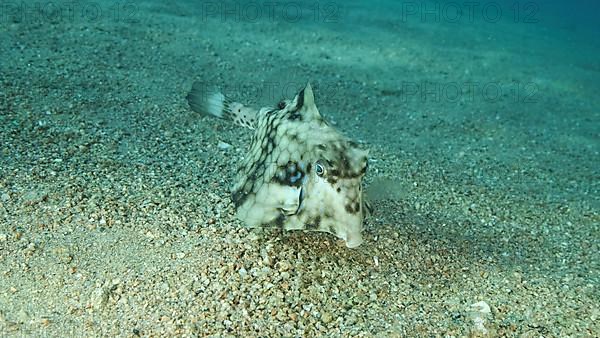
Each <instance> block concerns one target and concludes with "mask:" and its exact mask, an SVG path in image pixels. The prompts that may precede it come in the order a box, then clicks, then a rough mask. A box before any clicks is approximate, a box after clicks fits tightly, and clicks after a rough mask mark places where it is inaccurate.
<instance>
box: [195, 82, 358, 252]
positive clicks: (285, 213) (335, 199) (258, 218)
mask: <svg viewBox="0 0 600 338" xmlns="http://www.w3.org/2000/svg"><path fill="white" fill-rule="evenodd" d="M196 87H197V86H196V85H194V87H193V88H192V92H190V94H189V95H188V101H190V106H191V107H192V108H193V109H194V110H195V111H199V112H204V113H206V114H209V115H213V116H216V117H220V118H223V119H228V120H231V121H233V122H234V123H236V124H238V125H241V126H244V127H249V128H251V129H254V135H253V136H252V141H251V145H250V148H249V150H248V152H247V153H246V156H245V159H244V161H243V163H242V165H241V166H240V167H239V169H238V172H237V177H236V181H235V184H234V185H233V189H232V200H233V202H234V205H235V207H236V209H237V215H238V217H239V218H240V219H241V220H242V221H244V222H245V223H246V224H247V225H248V226H251V227H256V226H279V227H281V228H283V229H287V230H294V229H302V230H315V231H324V232H329V233H332V234H334V235H336V236H338V237H339V238H342V239H344V240H345V241H346V244H347V245H348V246H349V247H355V246H358V245H360V243H361V242H362V237H361V231H362V223H363V219H364V216H365V208H364V202H363V199H362V178H363V176H364V175H365V173H366V170H367V152H366V151H364V150H361V149H359V147H358V146H357V144H356V143H355V142H352V141H350V140H348V139H347V138H346V137H344V136H343V135H341V134H340V133H339V132H337V131H336V130H335V129H334V128H332V127H331V126H329V124H328V123H327V122H326V121H325V120H324V119H323V118H322V117H321V115H320V113H319V111H318V109H317V107H316V105H315V102H314V96H313V91H312V88H311V87H310V85H307V86H306V87H305V88H304V89H303V90H301V91H300V92H299V93H298V94H297V95H296V97H295V98H294V99H293V100H290V101H282V102H280V103H279V104H278V105H277V108H262V109H260V110H258V111H257V110H253V109H252V108H249V107H246V106H243V105H242V104H240V103H236V102H231V101H229V100H228V99H226V98H225V97H224V96H223V95H222V94H220V93H214V94H212V96H208V98H207V99H206V100H205V101H202V100H200V99H199V98H200V97H202V96H201V95H200V94H199V93H198V92H197V91H195V90H194V88H196Z"/></svg>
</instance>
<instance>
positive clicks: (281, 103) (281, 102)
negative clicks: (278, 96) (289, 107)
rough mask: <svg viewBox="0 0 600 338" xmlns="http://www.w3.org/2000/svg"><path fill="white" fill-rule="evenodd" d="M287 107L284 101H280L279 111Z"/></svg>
mask: <svg viewBox="0 0 600 338" xmlns="http://www.w3.org/2000/svg"><path fill="white" fill-rule="evenodd" d="M285 106H286V103H285V101H284V100H281V101H279V103H278V104H277V108H279V109H283V108H285Z"/></svg>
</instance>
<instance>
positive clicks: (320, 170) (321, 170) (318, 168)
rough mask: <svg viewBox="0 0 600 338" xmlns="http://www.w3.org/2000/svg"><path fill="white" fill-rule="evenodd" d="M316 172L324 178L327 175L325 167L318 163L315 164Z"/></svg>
mask: <svg viewBox="0 0 600 338" xmlns="http://www.w3.org/2000/svg"><path fill="white" fill-rule="evenodd" d="M315 171H316V173H317V176H323V175H325V167H323V165H322V164H321V163H319V162H317V163H316V164H315Z"/></svg>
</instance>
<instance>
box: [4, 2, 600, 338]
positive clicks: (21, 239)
mask: <svg viewBox="0 0 600 338" xmlns="http://www.w3.org/2000/svg"><path fill="white" fill-rule="evenodd" d="M226 3H227V4H230V5H232V4H233V5H232V6H233V7H232V8H234V12H233V13H234V14H228V16H224V17H223V16H221V15H220V13H221V12H220V11H222V8H221V9H220V8H219V7H218V6H217V7H216V9H215V7H206V4H209V5H210V6H213V5H215V4H214V3H204V5H201V4H194V3H191V2H190V3H187V2H178V3H177V5H173V4H167V3H162V2H159V1H154V2H149V3H142V2H139V3H138V2H133V3H129V5H127V6H126V5H123V4H115V3H111V2H97V3H93V4H95V5H96V6H97V8H98V9H99V12H98V15H97V16H92V15H91V14H90V13H89V12H87V14H85V15H79V16H78V15H75V16H73V17H72V16H69V15H67V14H65V13H66V12H64V13H62V14H56V15H36V14H35V13H36V12H35V7H34V6H35V4H36V3H34V2H31V3H29V2H23V3H21V5H20V6H26V7H27V6H29V5H31V6H29V7H27V8H29V10H26V11H22V12H20V10H23V8H22V7H21V9H19V8H18V7H17V8H16V9H15V8H13V7H11V6H12V5H10V4H8V5H5V6H3V7H2V9H3V12H2V14H3V15H2V18H1V20H2V21H1V22H0V39H1V40H2V43H1V44H0V53H1V55H2V61H1V63H0V70H1V78H0V81H1V87H0V152H1V155H0V332H1V335H2V336H36V337H40V336H56V337H66V336H137V335H140V336H174V335H184V336H195V335H201V336H204V335H212V336H243V337H249V336H262V337H273V336H307V337H312V336H332V337H333V336H344V337H357V336H362V337H372V336H378V337H388V336H389V337H396V336H400V337H408V336H455V337H462V336H492V337H495V336H522V337H593V336H595V335H597V334H598V332H600V325H599V324H598V323H599V321H598V318H599V316H600V310H599V308H598V304H599V299H600V298H599V291H598V285H600V283H599V261H600V254H599V252H600V250H599V238H600V231H599V224H600V217H599V212H598V211H599V198H598V196H600V194H599V192H598V187H599V182H600V174H599V169H598V163H599V161H598V160H599V150H600V141H599V139H600V138H599V130H598V126H599V125H600V121H599V120H600V119H599V109H598V107H599V106H600V105H599V98H598V95H597V93H598V89H599V84H600V82H599V74H600V73H599V72H600V64H599V63H598V60H597V58H594V55H596V56H597V55H599V54H600V53H598V49H599V48H598V46H597V44H594V43H589V41H586V40H585V38H584V35H582V34H580V32H578V31H571V30H570V29H573V28H569V27H568V26H567V27H563V26H555V25H552V24H549V23H547V22H548V20H542V21H541V22H540V23H538V24H532V25H527V26H525V25H523V24H521V23H518V22H514V21H511V20H507V21H501V22H499V23H497V24H494V25H491V24H489V22H486V21H485V20H475V21H474V22H462V23H460V22H459V23H458V24H456V23H453V24H449V23H444V22H427V20H416V21H410V20H409V21H406V20H402V17H399V16H398V15H397V14H398V13H399V12H398V10H399V8H397V7H394V6H397V5H394V4H390V5H384V4H381V5H378V6H367V5H364V4H362V3H361V2H352V1H351V2H344V3H343V4H337V3H333V2H332V3H329V4H332V5H331V6H334V7H314V5H315V3H312V5H311V3H295V4H297V5H298V6H302V8H303V9H304V12H302V13H309V14H304V15H300V16H299V17H298V16H296V17H294V19H293V20H292V19H290V18H289V17H283V16H279V15H277V13H278V11H277V10H276V11H275V15H274V16H273V17H269V16H267V15H265V16H263V17H262V18H260V19H256V20H253V19H252V18H251V17H248V16H245V14H244V15H237V16H236V15H235V13H236V12H235V11H236V9H235V8H238V9H237V11H238V12H237V13H238V14H239V11H241V10H242V9H241V8H242V7H235V4H239V2H226ZM37 4H40V3H39V2H38V3H37ZM42 4H43V3H42ZM257 4H259V6H258V7H257V8H258V10H265V11H266V9H265V8H262V7H260V3H257ZM13 5H14V4H13ZM59 5H60V3H59ZM63 5H64V4H63ZM115 6H116V7H115ZM215 6H216V5H215ZM27 8H26V9H27ZM44 8H45V7H44ZM9 10H10V11H9ZM59 13H61V12H59ZM76 13H77V10H76ZM315 13H316V14H319V15H315ZM334 14H335V15H334ZM232 15H233V17H232ZM296 19H297V20H296ZM199 79H200V80H202V81H205V82H206V83H208V84H215V85H218V86H220V87H221V88H223V90H224V91H225V92H226V93H228V94H230V95H231V96H232V97H234V98H235V99H237V100H240V101H243V102H247V103H249V104H253V105H255V106H257V107H260V106H264V105H272V104H275V103H276V102H277V101H278V100H279V99H281V98H282V97H290V96H291V95H292V94H293V93H294V92H295V91H296V90H297V89H298V88H300V87H301V86H302V85H303V84H304V83H306V81H307V80H310V81H311V82H312V83H313V86H314V87H315V92H316V95H317V97H316V100H317V104H318V106H319V108H320V110H321V112H322V113H323V115H324V116H325V117H326V118H327V119H328V120H329V121H330V122H331V123H332V124H333V125H335V126H336V127H337V128H339V129H340V130H341V131H342V132H344V133H345V134H346V135H348V136H349V137H351V138H353V139H355V140H358V141H359V142H360V143H361V144H362V145H363V146H364V147H366V148H368V149H370V157H371V161H370V168H369V173H368V174H367V179H366V184H365V185H366V186H367V190H368V192H369V196H370V198H371V200H372V204H373V206H374V209H375V214H374V215H373V216H372V217H370V218H369V219H368V220H367V222H366V229H365V235H364V237H365V243H364V244H363V245H362V246H360V247H359V248H357V249H347V248H346V247H345V245H344V243H342V242H340V241H338V240H337V239H335V238H334V237H333V236H331V235H328V234H323V233H303V232H280V231H277V230H268V229H265V230H249V229H246V228H244V227H243V226H242V224H241V223H240V222H239V221H238V220H236V219H235V217H234V209H233V206H232V205H231V201H230V198H229V187H230V184H231V182H232V177H233V175H234V173H235V170H236V167H237V165H238V163H240V161H241V159H242V157H243V156H244V152H245V149H246V147H247V146H248V145H249V140H250V134H249V133H248V132H246V131H243V130H240V129H238V128H236V127H235V126H233V125H230V124H228V123H226V122H223V121H219V120H215V119H210V118H206V117H202V116H198V115H197V114H194V113H192V112H191V111H190V110H189V109H188V107H187V105H186V102H185V99H184V98H185V95H186V93H187V91H188V90H189V88H190V86H191V83H192V82H193V81H195V80H199ZM457 88H458V90H457ZM224 144H228V145H230V146H224Z"/></svg>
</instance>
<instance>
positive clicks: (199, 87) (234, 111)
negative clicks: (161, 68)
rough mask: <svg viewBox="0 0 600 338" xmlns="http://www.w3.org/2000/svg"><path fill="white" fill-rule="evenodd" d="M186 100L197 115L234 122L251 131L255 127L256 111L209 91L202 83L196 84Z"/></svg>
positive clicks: (216, 92)
mask: <svg viewBox="0 0 600 338" xmlns="http://www.w3.org/2000/svg"><path fill="white" fill-rule="evenodd" d="M186 99H187V101H188V104H189V105H190V108H192V110H193V111H195V112H197V113H200V114H203V115H209V116H214V117H217V118H220V119H224V120H228V121H232V122H234V123H235V124H237V125H239V126H242V127H246V128H250V129H254V127H255V124H256V114H257V111H256V110H255V109H253V108H250V107H246V106H244V105H243V104H241V103H239V102H233V101H231V100H230V99H229V98H228V97H227V96H225V95H223V93H221V92H219V91H217V90H207V89H206V86H205V84H204V83H202V82H194V84H193V85H192V89H191V90H190V92H189V93H188V95H187V96H186Z"/></svg>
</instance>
